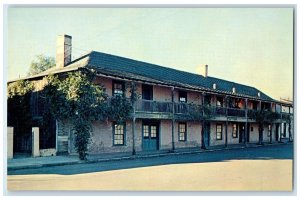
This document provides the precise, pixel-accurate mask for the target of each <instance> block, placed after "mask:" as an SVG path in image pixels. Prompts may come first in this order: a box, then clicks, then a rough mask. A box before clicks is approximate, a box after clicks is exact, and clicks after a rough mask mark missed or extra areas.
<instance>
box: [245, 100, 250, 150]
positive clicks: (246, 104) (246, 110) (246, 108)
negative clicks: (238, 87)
mask: <svg viewBox="0 0 300 200" xmlns="http://www.w3.org/2000/svg"><path fill="white" fill-rule="evenodd" d="M245 118H246V123H245V130H244V134H245V136H244V144H245V146H247V138H248V134H249V133H248V98H246V99H245Z"/></svg>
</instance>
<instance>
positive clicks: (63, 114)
mask: <svg viewBox="0 0 300 200" xmlns="http://www.w3.org/2000/svg"><path fill="white" fill-rule="evenodd" d="M94 77H95V74H94V73H90V72H88V73H83V72H79V71H78V72H70V73H68V74H67V75H66V76H65V77H61V79H60V77H58V76H57V75H49V76H48V77H47V82H48V84H47V85H46V86H45V88H44V99H45V105H46V108H47V109H48V111H49V113H50V114H51V115H52V116H53V117H54V118H55V119H57V120H63V119H69V120H70V122H71V124H72V125H73V130H74V133H75V136H76V138H75V148H76V151H77V152H78V154H79V158H80V159H81V160H85V159H86V156H87V151H88V144H89V141H90V132H91V130H92V121H94V120H100V121H104V120H106V119H108V118H109V119H113V120H115V121H118V122H122V121H124V120H126V119H127V118H129V117H130V116H131V112H132V106H131V104H130V101H129V100H127V99H126V98H125V97H123V96H116V97H112V98H111V99H110V100H109V99H108V96H107V94H106V93H105V88H103V87H102V86H100V85H97V84H94V83H93V79H94Z"/></svg>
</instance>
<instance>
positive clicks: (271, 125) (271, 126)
mask: <svg viewBox="0 0 300 200" xmlns="http://www.w3.org/2000/svg"><path fill="white" fill-rule="evenodd" d="M270 129H271V130H270V131H271V132H270V144H272V139H273V138H272V134H273V123H271V124H270ZM268 131H269V130H268Z"/></svg>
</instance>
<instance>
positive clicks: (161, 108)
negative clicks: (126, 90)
mask: <svg viewBox="0 0 300 200" xmlns="http://www.w3.org/2000/svg"><path fill="white" fill-rule="evenodd" d="M136 111H137V112H159V113H172V102H162V101H152V100H137V101H136Z"/></svg>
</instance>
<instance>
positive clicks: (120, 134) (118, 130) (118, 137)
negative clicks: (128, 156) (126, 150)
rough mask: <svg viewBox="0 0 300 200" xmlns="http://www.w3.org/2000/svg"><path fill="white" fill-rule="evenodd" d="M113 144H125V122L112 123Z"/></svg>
mask: <svg viewBox="0 0 300 200" xmlns="http://www.w3.org/2000/svg"><path fill="white" fill-rule="evenodd" d="M113 144H114V145H125V124H118V123H114V125H113Z"/></svg>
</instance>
